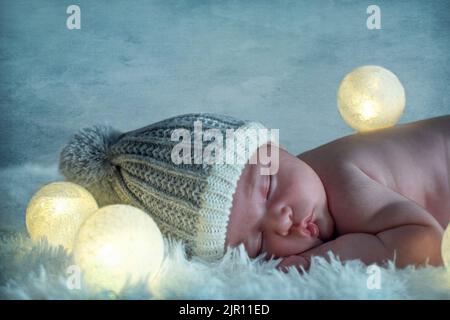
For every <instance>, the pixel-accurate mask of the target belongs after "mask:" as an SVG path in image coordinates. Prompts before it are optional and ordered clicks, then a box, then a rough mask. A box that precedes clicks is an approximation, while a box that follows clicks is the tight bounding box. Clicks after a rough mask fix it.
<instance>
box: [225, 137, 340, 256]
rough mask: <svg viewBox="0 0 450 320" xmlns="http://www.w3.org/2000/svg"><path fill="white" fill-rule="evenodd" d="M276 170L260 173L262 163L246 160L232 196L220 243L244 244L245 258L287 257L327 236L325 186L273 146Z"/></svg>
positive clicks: (328, 221) (329, 220)
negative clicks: (225, 234)
mask: <svg viewBox="0 0 450 320" xmlns="http://www.w3.org/2000/svg"><path fill="white" fill-rule="evenodd" d="M261 148H271V150H270V151H271V152H279V157H278V158H279V165H278V171H277V172H276V173H275V174H273V175H263V174H261V168H262V167H263V165H262V164H261V163H260V161H259V160H258V162H257V163H256V164H247V165H246V167H245V169H244V170H243V172H242V175H241V177H240V179H239V181H238V185H237V189H236V192H235V194H234V196H233V206H232V209H231V214H230V221H229V224H228V232H227V236H226V243H225V245H226V246H231V247H234V246H237V245H239V244H241V243H243V244H244V246H245V248H246V250H247V252H248V254H249V256H250V257H256V256H258V255H259V254H261V253H266V254H267V257H287V256H290V255H295V254H299V253H302V252H304V251H306V250H308V249H310V248H313V247H315V246H318V245H320V244H321V243H323V241H326V240H328V239H330V238H331V236H332V233H333V220H332V218H331V216H330V214H329V211H328V206H327V200H326V195H325V190H324V187H323V184H322V182H321V180H320V179H319V177H318V176H317V175H316V173H315V172H314V171H313V170H312V169H311V167H309V166H308V165H307V164H306V163H304V162H303V161H301V160H300V159H298V158H296V157H294V156H292V155H291V154H289V153H288V152H287V151H285V150H283V149H281V148H278V147H275V146H267V145H266V146H263V147H261Z"/></svg>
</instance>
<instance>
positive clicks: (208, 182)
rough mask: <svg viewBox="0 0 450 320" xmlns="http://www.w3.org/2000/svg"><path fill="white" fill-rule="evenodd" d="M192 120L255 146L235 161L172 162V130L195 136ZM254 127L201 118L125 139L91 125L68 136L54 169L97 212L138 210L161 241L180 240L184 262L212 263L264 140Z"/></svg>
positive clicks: (188, 117) (163, 124)
mask: <svg viewBox="0 0 450 320" xmlns="http://www.w3.org/2000/svg"><path fill="white" fill-rule="evenodd" d="M195 121H200V122H201V124H202V129H203V130H208V129H218V130H220V132H222V133H223V136H224V137H225V136H226V130H228V129H233V130H234V132H235V140H237V141H242V139H241V138H243V137H245V138H246V139H251V140H253V141H252V142H250V143H248V144H245V151H246V152H245V153H242V152H236V154H235V156H236V159H239V160H240V161H236V163H217V164H214V163H213V164H205V163H201V164H194V163H195V162H194V161H192V162H191V164H185V163H183V164H175V163H174V162H173V161H172V158H171V152H172V150H173V148H174V146H175V145H176V144H178V143H179V142H178V141H172V139H171V137H172V132H173V130H175V129H186V130H188V131H189V132H194V122H195ZM258 129H264V126H262V125H261V124H259V123H256V122H249V121H241V120H237V119H235V118H232V117H228V116H224V115H217V114H207V113H198V114H185V115H180V116H176V117H172V118H169V119H166V120H163V121H160V122H157V123H154V124H152V125H149V126H147V127H144V128H141V129H138V130H134V131H130V132H127V133H120V132H119V131H117V130H114V129H113V128H111V127H105V126H95V127H92V128H86V129H83V130H81V131H80V132H78V133H76V134H75V135H74V136H73V137H72V139H71V140H70V141H69V142H68V143H67V145H66V146H65V147H64V148H63V150H62V152H61V155H60V162H59V168H60V172H61V173H62V174H63V175H64V176H65V177H66V178H67V179H68V180H69V181H72V182H75V183H78V184H80V185H82V186H84V187H86V188H87V189H88V190H89V191H90V192H91V193H92V194H93V195H94V197H95V198H96V199H97V201H98V203H99V205H100V206H103V205H107V204H112V203H125V204H130V205H133V206H136V207H138V208H141V209H142V210H144V211H146V212H147V213H148V214H150V215H151V217H152V218H153V219H154V220H155V222H156V223H157V225H158V227H159V228H160V230H161V232H162V233H163V234H164V235H165V236H167V237H172V238H174V239H176V240H182V241H183V242H184V243H185V246H186V249H187V253H188V255H189V256H192V255H195V256H198V257H200V258H203V259H205V260H208V261H213V260H217V259H220V258H221V257H222V256H223V254H224V253H225V237H226V232H227V226H228V220H229V215H230V210H231V206H232V201H233V194H234V192H235V190H236V185H237V182H238V180H239V177H240V175H241V173H242V170H243V168H244V167H245V163H246V162H247V161H248V160H249V158H250V157H251V156H252V155H253V154H254V152H255V151H256V150H257V148H258V147H260V146H262V145H263V144H266V143H269V142H270V139H271V136H270V135H268V136H267V138H261V136H259V137H258V136H257V135H255V133H254V132H255V131H256V130H258ZM249 132H250V134H249ZM238 143H239V142H238ZM202 144H203V145H202V147H206V145H207V142H205V141H202ZM192 160H194V159H192Z"/></svg>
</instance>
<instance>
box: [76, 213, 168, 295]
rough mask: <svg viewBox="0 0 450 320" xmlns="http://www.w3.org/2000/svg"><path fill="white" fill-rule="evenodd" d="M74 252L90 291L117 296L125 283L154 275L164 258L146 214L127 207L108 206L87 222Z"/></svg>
mask: <svg viewBox="0 0 450 320" xmlns="http://www.w3.org/2000/svg"><path fill="white" fill-rule="evenodd" d="M73 252H74V260H75V263H76V264H77V265H78V266H79V267H80V268H81V270H82V271H83V277H84V280H85V281H86V283H87V284H88V286H89V287H90V288H91V289H93V290H96V291H97V290H111V291H113V292H115V293H119V292H120V291H121V290H122V289H123V288H124V286H125V284H127V283H128V284H130V285H133V284H136V283H137V282H139V280H143V279H145V278H146V277H148V278H152V277H153V276H154V275H155V274H156V272H157V271H158V270H159V267H160V265H161V262H162V260H163V257H164V242H163V237H162V234H161V232H160V230H159V228H158V227H157V225H156V223H155V222H154V221H153V219H152V218H151V217H150V216H149V215H148V214H147V213H145V212H144V211H142V210H140V209H137V208H135V207H132V206H128V205H110V206H106V207H103V208H101V209H99V210H97V211H96V212H95V213H94V214H93V215H92V216H91V217H90V218H89V219H87V220H86V222H85V223H84V224H83V226H82V227H81V228H80V231H79V233H78V236H77V239H76V241H75V246H74V251H73Z"/></svg>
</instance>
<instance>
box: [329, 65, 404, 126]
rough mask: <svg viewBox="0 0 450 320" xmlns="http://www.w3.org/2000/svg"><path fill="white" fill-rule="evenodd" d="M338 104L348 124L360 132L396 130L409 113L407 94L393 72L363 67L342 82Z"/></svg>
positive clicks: (376, 67) (374, 67) (373, 67)
mask: <svg viewBox="0 0 450 320" xmlns="http://www.w3.org/2000/svg"><path fill="white" fill-rule="evenodd" d="M337 103H338V109H339V113H340V114H341V116H342V118H343V119H344V121H345V122H346V123H347V124H348V125H349V126H350V127H352V128H353V129H355V130H357V131H362V132H364V131H371V130H377V129H383V128H388V127H392V126H394V125H395V124H396V123H397V121H398V120H399V119H400V117H401V115H402V113H403V110H404V109H405V90H404V88H403V86H402V84H401V83H400V80H399V79H398V78H397V76H396V75H395V74H393V73H392V72H391V71H389V70H387V69H385V68H382V67H379V66H362V67H359V68H356V69H355V70H353V71H351V72H350V73H349V74H347V75H346V76H345V77H344V79H343V80H342V82H341V84H340V86H339V90H338V95H337Z"/></svg>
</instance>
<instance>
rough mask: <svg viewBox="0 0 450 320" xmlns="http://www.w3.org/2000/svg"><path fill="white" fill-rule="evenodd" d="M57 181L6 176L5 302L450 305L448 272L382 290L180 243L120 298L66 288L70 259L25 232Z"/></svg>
mask: <svg viewBox="0 0 450 320" xmlns="http://www.w3.org/2000/svg"><path fill="white" fill-rule="evenodd" d="M58 179H59V177H58V175H57V173H56V168H54V167H39V166H35V165H30V166H25V167H23V166H21V167H18V168H14V167H12V168H4V169H1V170H0V181H1V183H0V194H1V196H2V199H1V200H2V203H1V209H2V212H1V215H0V218H1V221H0V222H1V226H2V231H0V298H2V299H107V298H118V299H450V272H447V271H446V270H444V268H434V267H425V268H418V269H415V268H412V267H411V268H406V269H403V270H398V269H396V268H394V267H393V265H392V264H390V265H389V266H387V267H386V268H382V269H380V271H381V272H380V283H379V284H380V286H379V288H378V289H377V288H375V289H370V288H369V287H368V285H367V282H368V279H369V277H370V276H371V274H369V273H368V271H369V270H368V269H367V267H366V266H364V265H363V264H362V263H360V262H359V261H351V262H347V263H344V264H343V263H341V262H340V261H339V260H338V259H336V258H335V257H332V260H331V262H330V263H328V262H326V261H325V259H321V258H316V259H314V260H313V261H312V266H311V269H310V271H309V273H307V274H305V275H300V274H299V273H298V272H297V271H296V270H295V269H292V270H291V271H290V272H289V273H288V274H284V273H282V272H279V271H277V270H276V269H275V268H274V266H275V265H276V261H270V262H265V261H258V260H256V259H255V260H251V259H249V258H248V256H247V255H246V253H245V251H244V250H243V248H242V247H240V248H237V249H235V250H234V251H232V252H229V253H228V254H227V255H226V256H225V257H224V258H223V259H222V260H221V261H219V262H217V263H214V264H206V263H203V262H201V261H198V260H193V261H188V260H186V258H185V256H184V254H183V250H182V247H181V246H180V245H179V244H178V243H166V244H167V245H166V258H165V260H164V262H163V265H162V267H161V271H160V273H159V274H158V276H157V277H156V279H155V281H154V282H152V285H151V286H149V285H147V284H146V283H142V284H141V285H138V286H134V287H129V288H127V289H126V290H124V291H123V292H122V293H121V294H120V295H119V296H114V295H111V294H108V293H97V294H94V293H93V292H89V291H88V290H87V289H85V288H83V286H82V287H81V289H69V288H68V287H67V276H68V274H67V273H66V272H67V267H68V266H70V265H71V264H72V262H71V258H70V256H67V255H66V253H65V252H64V251H63V250H62V249H54V248H50V247H48V246H47V245H46V244H45V243H43V242H42V243H38V244H33V243H31V240H30V239H29V238H28V236H27V234H26V231H25V228H24V222H23V221H24V208H25V207H26V204H27V202H28V200H29V198H30V197H31V195H32V194H33V193H34V192H35V191H36V190H37V189H38V188H39V187H40V186H41V185H42V184H45V183H48V182H50V181H54V180H58Z"/></svg>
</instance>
